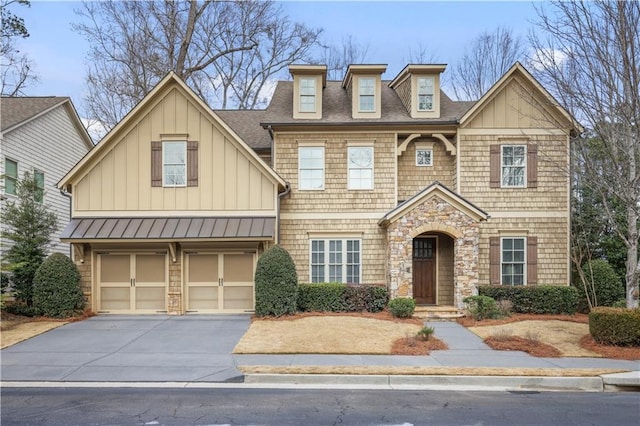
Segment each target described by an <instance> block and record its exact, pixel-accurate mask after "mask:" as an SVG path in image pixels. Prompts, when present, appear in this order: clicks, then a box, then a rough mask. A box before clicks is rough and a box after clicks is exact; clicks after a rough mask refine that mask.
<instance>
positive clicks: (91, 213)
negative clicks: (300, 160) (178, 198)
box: [73, 209, 276, 219]
mask: <svg viewBox="0 0 640 426" xmlns="http://www.w3.org/2000/svg"><path fill="white" fill-rule="evenodd" d="M210 216H225V217H245V216H254V217H275V216H276V210H275V209H273V210H87V211H75V212H74V213H73V217H74V218H83V217H92V218H105V219H110V218H116V217H169V218H178V219H179V218H182V217H210Z"/></svg>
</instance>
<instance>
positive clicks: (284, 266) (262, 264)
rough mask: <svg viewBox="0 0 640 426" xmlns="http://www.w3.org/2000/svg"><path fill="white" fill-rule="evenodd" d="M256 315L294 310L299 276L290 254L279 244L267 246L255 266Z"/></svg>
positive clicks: (285, 312) (283, 313)
mask: <svg viewBox="0 0 640 426" xmlns="http://www.w3.org/2000/svg"><path fill="white" fill-rule="evenodd" d="M255 281H256V289H255V291H256V315H258V316H264V315H275V316H280V315H285V314H293V313H295V312H296V308H297V299H298V275H297V273H296V265H295V264H294V263H293V259H291V255H289V252H287V251H286V250H285V249H283V248H282V247H280V246H277V245H276V246H273V247H271V248H269V249H267V250H266V251H265V252H264V253H262V256H260V258H259V259H258V263H257V265H256V276H255Z"/></svg>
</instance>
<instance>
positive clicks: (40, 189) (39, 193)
mask: <svg viewBox="0 0 640 426" xmlns="http://www.w3.org/2000/svg"><path fill="white" fill-rule="evenodd" d="M33 177H34V179H35V182H36V192H35V194H34V196H33V198H34V200H35V201H36V202H38V203H41V202H42V201H43V200H44V172H41V171H40V170H34V171H33Z"/></svg>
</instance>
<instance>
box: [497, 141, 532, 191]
mask: <svg viewBox="0 0 640 426" xmlns="http://www.w3.org/2000/svg"><path fill="white" fill-rule="evenodd" d="M501 149H502V153H501V164H502V168H501V171H502V175H501V176H502V177H501V182H502V187H507V188H509V187H512V188H523V187H525V186H526V181H525V176H526V166H527V148H526V145H502V147H501Z"/></svg>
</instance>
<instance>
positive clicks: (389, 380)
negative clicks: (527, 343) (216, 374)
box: [245, 374, 604, 392]
mask: <svg viewBox="0 0 640 426" xmlns="http://www.w3.org/2000/svg"><path fill="white" fill-rule="evenodd" d="M245 383H246V384H272V385H276V386H277V385H319V386H323V387H325V386H328V385H348V386H365V387H366V386H376V387H388V388H390V389H406V390H412V389H422V390H442V389H450V390H454V389H464V390H493V391H541V392H542V391H544V392H548V391H565V392H603V391H604V383H603V379H602V377H597V376H596V377H548V376H401V375H336V374H247V375H245Z"/></svg>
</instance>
